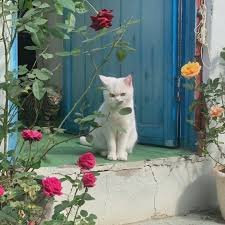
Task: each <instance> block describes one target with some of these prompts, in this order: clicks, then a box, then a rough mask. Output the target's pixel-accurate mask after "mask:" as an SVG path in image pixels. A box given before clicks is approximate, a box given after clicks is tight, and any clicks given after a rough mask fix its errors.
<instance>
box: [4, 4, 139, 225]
mask: <svg viewBox="0 0 225 225" xmlns="http://www.w3.org/2000/svg"><path fill="white" fill-rule="evenodd" d="M0 7H1V12H0V17H1V19H2V21H3V31H4V32H3V33H2V35H1V38H0V42H1V44H3V46H4V49H5V51H4V54H5V55H4V59H5V60H4V62H2V63H4V64H5V71H2V73H3V74H4V78H5V80H4V81H3V82H1V83H0V91H3V92H4V94H5V96H6V101H5V104H4V106H2V105H1V106H0V144H3V148H4V149H3V152H0V185H2V186H4V189H5V193H4V195H3V196H1V197H0V221H1V222H0V223H1V225H14V224H15V225H17V224H21V225H27V223H28V221H36V224H37V225H39V224H46V225H62V224H63V225H74V221H75V224H76V225H94V224H95V223H96V219H97V217H96V216H95V215H93V214H89V213H88V212H87V211H85V210H83V209H81V207H82V206H83V205H84V204H85V203H86V201H91V200H94V198H93V197H92V196H91V195H90V194H89V193H88V189H87V188H84V186H83V183H82V176H83V174H82V173H79V174H73V175H72V176H70V175H64V176H62V178H61V181H62V182H65V183H66V184H68V183H69V184H70V185H71V195H70V198H69V199H66V200H64V201H62V202H61V203H59V204H58V205H56V207H55V209H54V215H53V218H52V220H50V221H45V222H43V221H41V220H42V219H43V217H44V214H45V207H46V206H47V204H48V203H49V201H50V202H51V201H52V200H53V198H45V197H44V195H43V186H42V182H41V179H42V177H40V176H39V175H37V173H36V172H35V170H36V169H38V168H40V166H41V163H42V161H44V160H46V155H47V154H48V152H49V151H51V150H53V149H54V147H55V146H57V145H59V144H61V143H63V142H65V141H68V139H65V140H63V141H59V140H57V137H56V136H55V135H56V134H58V133H63V132H64V129H62V125H63V124H64V122H65V121H66V119H67V118H68V117H69V116H70V115H71V113H73V112H74V111H75V109H76V108H77V106H80V103H82V100H83V99H84V97H85V96H86V94H87V93H88V90H89V89H90V87H91V85H92V84H93V82H94V80H95V78H96V77H97V75H98V73H99V72H100V71H101V69H102V67H103V66H104V64H105V63H107V62H108V61H109V60H110V57H111V56H112V55H113V54H114V53H115V54H116V55H117V58H118V60H119V61H123V60H124V59H125V57H126V56H127V55H128V53H130V52H132V51H134V49H133V48H132V47H131V46H130V45H129V43H128V42H127V41H126V40H124V35H125V32H126V31H127V29H128V27H129V26H130V25H132V24H135V23H136V21H134V20H128V21H125V23H124V24H122V25H121V26H119V27H117V28H114V29H108V28H104V29H102V30H100V31H99V32H93V31H92V30H91V28H90V23H91V21H89V22H88V24H86V25H82V26H80V25H79V24H78V21H79V20H77V17H78V16H80V14H85V13H87V12H88V11H89V10H93V9H94V6H92V5H91V2H88V1H79V0H66V1H62V0H52V1H49V0H19V1H18V0H15V1H8V0H3V1H1V2H0ZM65 12H66V14H65ZM92 13H93V15H95V14H96V11H95V10H94V12H92V11H91V14H92ZM51 14H56V15H57V16H58V17H59V18H60V21H61V22H60V23H58V22H55V24H51V25H50V24H49V23H48V15H51ZM19 32H23V33H26V34H29V35H30V37H31V39H32V42H33V43H32V44H31V45H29V46H25V49H26V50H28V51H36V56H37V60H36V61H35V63H34V65H32V66H31V67H28V66H27V65H21V66H19V67H18V68H16V69H15V70H14V71H11V69H10V53H11V50H12V46H13V44H14V41H15V39H16V38H17V34H18V33H19ZM74 35H76V36H77V37H78V36H79V38H80V39H81V44H79V45H78V46H76V47H75V48H74V49H73V50H72V51H70V52H67V51H64V50H63V51H61V52H57V53H55V52H51V50H50V48H49V46H50V45H51V42H52V41H53V40H54V38H58V39H61V40H62V41H63V40H69V39H70V38H71V37H72V36H74ZM107 35H110V36H112V37H113V38H112V41H111V42H110V43H107V44H105V46H95V48H93V44H94V43H97V42H98V41H99V40H101V39H102V38H104V37H105V36H107ZM100 42H101V41H100ZM98 43H99V42H98ZM97 54H99V55H100V56H101V57H102V60H101V62H100V63H99V65H97V63H96V62H95V61H94V62H93V65H94V67H95V70H94V71H93V73H92V81H91V82H90V84H89V86H88V88H87V90H85V91H84V93H83V94H82V96H81V98H80V99H79V100H78V101H76V102H75V103H74V106H73V107H72V109H71V111H70V112H69V113H68V115H67V116H66V117H65V118H64V119H63V120H62V122H61V124H60V125H59V126H58V127H53V128H51V132H52V133H51V132H50V134H49V135H48V140H47V143H46V144H43V143H42V142H40V143H35V142H34V141H33V140H29V141H26V140H23V141H21V140H19V141H18V143H17V144H16V146H15V148H14V149H10V150H9V149H7V148H8V146H7V143H8V140H7V139H8V134H9V133H15V132H17V131H18V129H20V128H24V125H23V124H22V123H21V122H20V121H16V116H17V112H18V109H19V110H20V111H21V110H24V107H25V105H24V100H26V99H27V98H29V96H34V97H35V104H37V105H41V104H42V103H43V101H44V98H43V97H44V96H45V94H46V91H47V90H48V85H49V84H48V83H49V81H50V80H51V79H52V77H53V76H54V72H55V71H56V70H57V69H58V67H59V66H60V65H57V66H56V67H55V68H54V69H52V71H49V70H48V69H47V68H40V67H39V66H38V65H37V64H38V63H37V62H38V61H39V60H44V61H47V62H51V60H52V59H53V58H54V57H67V56H74V57H79V56H82V55H85V56H86V57H92V58H93V59H95V57H96V56H97ZM99 58H100V57H98V59H99ZM24 95H25V96H26V97H24ZM40 108H41V107H40ZM80 108H81V107H80ZM37 110H38V109H37ZM115 110H118V112H119V113H120V114H121V115H127V114H129V113H131V109H130V108H124V109H121V107H120V104H118V106H117V107H116V109H115ZM31 116H32V115H31ZM108 116H109V115H103V114H101V113H99V112H94V113H93V114H91V115H84V114H83V113H80V114H79V115H78V114H77V115H76V119H75V122H76V123H78V124H79V126H80V128H81V129H82V128H84V127H89V126H91V127H92V128H93V129H96V128H98V127H100V126H101V125H100V124H98V122H97V121H98V119H99V118H105V119H106V120H107V117H108ZM34 125H35V124H33V125H32V126H31V129H39V130H41V131H42V133H43V134H45V133H47V128H46V127H34ZM118 130H119V128H118ZM19 135H20V134H19V133H18V136H19ZM88 139H89V141H90V142H91V135H89V137H88ZM94 174H95V175H96V176H97V175H99V174H98V173H97V172H95V173H94ZM43 210H44V211H43ZM74 210H75V212H76V213H75V216H74V218H72V221H70V219H71V218H70V217H71V212H72V211H74ZM42 222H43V223H42Z"/></svg>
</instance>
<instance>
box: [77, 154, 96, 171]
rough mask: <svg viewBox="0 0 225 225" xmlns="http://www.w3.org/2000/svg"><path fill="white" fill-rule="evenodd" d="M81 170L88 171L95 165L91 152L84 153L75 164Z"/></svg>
mask: <svg viewBox="0 0 225 225" xmlns="http://www.w3.org/2000/svg"><path fill="white" fill-rule="evenodd" d="M77 164H78V166H79V167H80V168H81V169H82V170H90V169H92V168H93V167H94V166H95V165H96V159H95V156H94V155H93V154H92V153H91V152H87V153H84V154H83V155H81V156H80V158H79V159H78V162H77Z"/></svg>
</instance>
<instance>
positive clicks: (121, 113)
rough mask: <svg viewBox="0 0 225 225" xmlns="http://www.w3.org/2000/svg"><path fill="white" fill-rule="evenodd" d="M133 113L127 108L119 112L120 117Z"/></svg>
mask: <svg viewBox="0 0 225 225" xmlns="http://www.w3.org/2000/svg"><path fill="white" fill-rule="evenodd" d="M130 113H132V109H131V108H130V107H125V108H122V109H120V110H119V114H120V115H128V114H130Z"/></svg>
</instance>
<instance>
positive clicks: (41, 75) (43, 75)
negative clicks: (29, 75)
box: [33, 69, 50, 81]
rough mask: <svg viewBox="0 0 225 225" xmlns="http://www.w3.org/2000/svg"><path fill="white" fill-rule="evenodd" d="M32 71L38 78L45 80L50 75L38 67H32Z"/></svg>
mask: <svg viewBox="0 0 225 225" xmlns="http://www.w3.org/2000/svg"><path fill="white" fill-rule="evenodd" d="M33 73H34V74H35V75H36V77H37V78H38V79H39V80H42V81H45V80H49V79H50V75H49V74H48V73H45V72H43V71H42V70H39V69H34V70H33Z"/></svg>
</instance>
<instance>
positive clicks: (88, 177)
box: [82, 172, 96, 187]
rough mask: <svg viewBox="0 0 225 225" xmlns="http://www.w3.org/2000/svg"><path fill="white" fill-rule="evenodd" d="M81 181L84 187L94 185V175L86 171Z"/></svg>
mask: <svg viewBox="0 0 225 225" xmlns="http://www.w3.org/2000/svg"><path fill="white" fill-rule="evenodd" d="M82 182H83V185H84V187H94V186H95V182H96V177H95V175H94V174H93V173H92V172H87V173H85V174H84V175H83V178H82Z"/></svg>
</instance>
